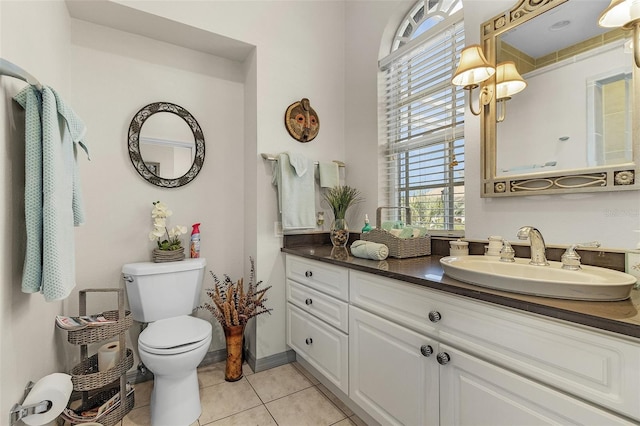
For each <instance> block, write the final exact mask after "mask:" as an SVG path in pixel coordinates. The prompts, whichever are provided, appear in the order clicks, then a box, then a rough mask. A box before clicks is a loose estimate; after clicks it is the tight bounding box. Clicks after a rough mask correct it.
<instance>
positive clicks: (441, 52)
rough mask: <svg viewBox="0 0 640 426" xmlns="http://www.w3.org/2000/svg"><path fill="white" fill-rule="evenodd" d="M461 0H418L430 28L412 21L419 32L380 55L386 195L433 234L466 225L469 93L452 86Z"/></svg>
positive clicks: (461, 31)
mask: <svg viewBox="0 0 640 426" xmlns="http://www.w3.org/2000/svg"><path fill="white" fill-rule="evenodd" d="M442 3H448V10H449V14H448V15H447V14H446V12H447V11H446V10H444V11H443V10H442V8H443V7H442V6H443V5H442ZM459 3H460V1H453V2H452V1H451V0H449V1H447V0H441V1H434V0H429V1H420V2H418V5H423V8H424V7H431V9H432V10H429V13H423V15H421V16H422V17H423V19H422V22H424V25H423V27H425V26H426V27H427V29H426V30H425V31H424V32H420V31H418V30H419V28H420V27H421V26H420V22H413V23H412V24H411V23H410V24H409V25H413V28H415V30H414V31H415V32H420V34H419V35H418V36H417V37H416V38H414V39H413V40H410V41H406V42H400V43H395V46H396V47H397V50H395V51H394V52H392V53H391V54H390V55H389V56H388V57H387V58H385V59H383V60H381V61H380V71H381V83H382V85H381V102H380V105H381V109H382V110H381V111H380V113H381V114H380V117H381V120H382V122H381V126H382V128H381V130H382V132H383V140H382V141H381V143H382V146H381V148H382V156H381V159H382V161H381V167H380V173H381V179H380V181H381V183H383V184H385V183H386V186H385V187H384V188H383V192H384V194H383V196H384V197H386V198H387V202H388V205H391V206H401V207H410V208H411V219H412V223H413V224H416V225H421V226H425V227H428V228H429V229H431V230H432V231H435V232H434V233H439V232H438V231H443V233H452V232H453V231H463V230H464V91H463V90H462V89H459V88H457V87H456V86H454V85H452V84H451V76H452V75H453V73H454V72H455V69H456V64H457V61H458V59H459V56H460V52H461V51H462V49H463V47H464V28H463V21H462V11H461V10H460V8H461V4H459ZM438 6H440V7H438ZM415 10H416V8H414V11H415ZM423 12H424V10H423ZM431 12H433V13H431ZM430 14H431V16H430ZM430 18H431V19H430ZM409 19H412V18H411V14H410V15H409ZM414 21H415V20H414ZM406 27H407V23H406V20H405V23H404V24H403V25H401V26H400V28H401V29H402V31H403V33H402V34H403V36H405V37H406V33H407V31H406V29H405V28H406ZM401 29H399V33H401ZM396 39H398V36H397V37H396ZM386 219H396V218H391V217H389V218H386ZM454 233H455V232H454Z"/></svg>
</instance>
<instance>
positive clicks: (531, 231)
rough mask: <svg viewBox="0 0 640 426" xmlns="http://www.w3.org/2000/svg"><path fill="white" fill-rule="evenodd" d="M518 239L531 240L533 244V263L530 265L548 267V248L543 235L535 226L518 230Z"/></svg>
mask: <svg viewBox="0 0 640 426" xmlns="http://www.w3.org/2000/svg"><path fill="white" fill-rule="evenodd" d="M518 238H520V239H521V240H526V239H527V238H529V241H530V242H531V262H529V264H530V265H536V266H547V265H549V262H547V257H546V255H545V250H546V246H545V245H544V238H542V234H541V233H540V231H538V230H537V229H536V228H534V227H533V226H523V227H522V228H520V230H518Z"/></svg>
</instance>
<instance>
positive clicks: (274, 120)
mask: <svg viewBox="0 0 640 426" xmlns="http://www.w3.org/2000/svg"><path fill="white" fill-rule="evenodd" d="M120 3H122V4H126V5H128V6H130V7H133V8H136V9H139V10H143V11H146V12H148V13H153V14H156V15H159V16H164V17H168V18H171V19H174V20H177V21H180V22H184V23H187V24H189V25H192V26H194V27H197V28H201V29H205V30H209V31H212V32H215V33H217V34H221V35H224V36H226V37H230V38H233V39H236V40H240V41H243V42H246V43H250V44H253V45H255V46H256V58H255V61H256V64H255V66H256V113H257V122H256V127H255V132H256V142H255V150H253V152H250V151H248V152H245V160H246V161H247V163H246V165H247V167H248V168H249V169H251V168H252V167H253V166H252V164H255V168H256V169H255V172H254V171H253V170H248V171H247V178H248V179H247V187H246V188H245V189H246V191H248V196H249V197H251V196H253V197H255V211H246V212H245V214H246V216H247V217H246V221H245V227H246V229H252V228H254V229H255V237H256V240H255V241H256V242H255V247H256V251H255V253H245V258H246V257H247V256H246V255H253V256H255V257H256V267H257V275H258V279H260V280H263V281H264V282H265V285H272V286H273V287H272V289H271V290H270V291H269V293H268V298H269V301H268V303H267V305H268V306H269V307H271V308H273V312H272V314H271V315H263V316H261V317H259V318H258V319H257V321H256V324H254V325H253V327H255V328H256V335H255V339H256V341H255V342H251V340H252V339H253V338H254V337H252V338H250V344H251V346H252V349H251V350H252V352H254V355H255V356H256V357H257V358H258V359H260V358H264V357H268V356H271V355H277V354H280V353H282V352H284V351H285V350H286V343H285V292H284V257H283V255H282V254H281V253H280V247H281V245H282V239H281V238H277V237H275V236H274V232H273V228H274V222H276V221H279V217H278V212H277V203H276V192H275V189H274V187H273V186H272V185H271V164H270V163H268V162H265V161H263V160H262V159H261V158H260V157H259V155H260V153H262V152H267V153H275V154H277V153H279V152H282V151H288V150H291V151H295V152H299V153H302V154H304V155H306V156H307V157H309V158H312V159H314V160H317V161H330V160H334V159H335V160H343V161H344V160H345V158H346V154H345V136H344V129H345V107H344V105H345V79H344V73H345V52H344V31H345V30H344V28H345V24H344V7H345V5H344V3H343V2H335V1H312V2H309V1H299V2H290V1H268V2H264V1H254V2H244V1H243V2H232V1H216V2H193V3H189V4H188V5H189V7H185V6H184V3H178V2H120ZM350 24H352V23H350ZM303 97H306V98H309V100H310V101H311V106H312V107H313V108H314V109H315V110H316V112H317V113H318V114H319V118H320V126H321V127H320V132H319V134H318V136H317V137H316V138H315V139H314V140H313V141H312V142H310V143H299V142H297V141H296V140H295V139H293V138H291V137H290V136H289V134H288V133H287V131H286V129H285V127H284V125H283V117H284V112H285V110H286V108H287V107H288V106H289V105H290V104H291V103H293V102H295V101H298V100H300V99H301V98H303ZM247 137H248V138H249V136H247ZM245 142H249V143H250V144H251V145H252V146H253V143H252V142H250V141H249V139H248V140H247V141H245ZM252 149H253V148H252ZM252 156H253V158H252ZM250 161H251V162H252V163H250ZM254 176H255V180H253V179H254ZM251 194H253V195H251ZM249 203H251V204H253V203H254V200H250V201H247V204H249ZM251 243H253V242H251ZM238 261H244V262H245V263H246V262H247V260H246V259H238ZM254 345H255V347H254Z"/></svg>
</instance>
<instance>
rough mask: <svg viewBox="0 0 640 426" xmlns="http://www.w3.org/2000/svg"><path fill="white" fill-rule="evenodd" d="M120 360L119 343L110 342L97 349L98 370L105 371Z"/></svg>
mask: <svg viewBox="0 0 640 426" xmlns="http://www.w3.org/2000/svg"><path fill="white" fill-rule="evenodd" d="M118 361H120V343H118V342H111V343H107V344H104V345H102V346H100V349H98V371H107V370H108V369H110V368H113V367H115V366H116V364H117V363H118Z"/></svg>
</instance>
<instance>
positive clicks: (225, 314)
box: [199, 257, 273, 327]
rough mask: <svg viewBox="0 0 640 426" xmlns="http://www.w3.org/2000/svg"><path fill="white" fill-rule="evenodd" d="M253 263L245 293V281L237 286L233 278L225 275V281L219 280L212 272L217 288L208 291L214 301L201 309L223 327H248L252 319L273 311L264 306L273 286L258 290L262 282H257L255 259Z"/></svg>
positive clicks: (250, 259)
mask: <svg viewBox="0 0 640 426" xmlns="http://www.w3.org/2000/svg"><path fill="white" fill-rule="evenodd" d="M249 261H250V262H251V275H250V277H249V288H248V289H247V291H246V292H245V290H244V280H243V279H242V278H240V279H239V280H238V281H237V282H236V283H235V284H234V283H233V281H232V280H231V278H230V277H229V276H228V275H227V274H224V275H223V276H224V280H222V281H221V280H220V279H218V277H217V275H216V274H214V273H213V272H211V276H212V277H213V280H214V282H215V284H216V286H215V288H210V289H207V290H206V292H207V295H208V296H209V297H210V298H211V300H212V301H213V305H212V304H210V303H204V304H203V305H202V306H200V307H199V309H206V310H208V311H209V312H211V314H212V315H213V316H214V317H215V318H216V319H217V320H218V322H219V323H220V325H222V326H223V327H231V326H237V325H242V326H244V325H246V324H247V321H249V320H250V319H251V318H253V317H255V316H258V315H261V314H264V313H268V314H271V311H272V310H273V309H268V308H267V307H265V306H264V302H266V301H267V298H266V297H264V296H265V294H266V292H267V290H269V289H270V288H271V286H268V287H265V288H263V289H260V290H258V286H259V285H260V284H262V281H258V282H257V283H255V284H254V281H255V264H254V261H253V258H251V257H250V258H249Z"/></svg>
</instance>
